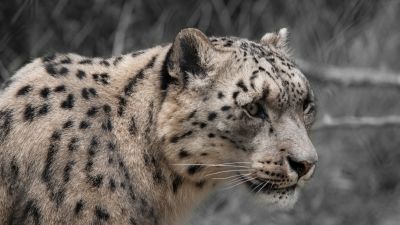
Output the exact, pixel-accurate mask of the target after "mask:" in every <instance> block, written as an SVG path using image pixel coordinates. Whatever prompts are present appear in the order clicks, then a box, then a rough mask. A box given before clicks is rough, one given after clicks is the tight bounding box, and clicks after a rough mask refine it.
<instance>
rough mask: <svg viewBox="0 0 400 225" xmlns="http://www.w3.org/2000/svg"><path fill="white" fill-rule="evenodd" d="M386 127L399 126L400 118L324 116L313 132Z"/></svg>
mask: <svg viewBox="0 0 400 225" xmlns="http://www.w3.org/2000/svg"><path fill="white" fill-rule="evenodd" d="M386 125H400V116H396V115H393V116H384V117H355V116H345V117H336V118H335V117H332V116H330V115H328V114H325V115H324V116H323V117H322V119H321V120H319V121H317V123H316V124H315V125H314V127H313V130H321V129H329V128H337V127H342V128H346V127H348V128H358V127H365V126H371V127H380V126H386Z"/></svg>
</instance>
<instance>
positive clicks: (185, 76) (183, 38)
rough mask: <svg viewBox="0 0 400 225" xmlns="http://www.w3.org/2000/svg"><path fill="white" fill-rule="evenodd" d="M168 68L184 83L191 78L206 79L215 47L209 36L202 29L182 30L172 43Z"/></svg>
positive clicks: (172, 74)
mask: <svg viewBox="0 0 400 225" xmlns="http://www.w3.org/2000/svg"><path fill="white" fill-rule="evenodd" d="M171 51H172V52H171V55H170V59H169V63H168V69H169V73H170V74H171V76H173V77H175V78H177V79H178V80H179V81H180V82H181V83H182V84H183V85H186V84H187V83H190V81H191V80H199V79H204V78H206V77H207V76H208V74H209V72H210V70H211V67H212V66H211V60H212V58H213V54H215V49H214V47H213V45H212V44H211V42H210V40H209V39H208V37H207V36H206V35H205V34H203V33H202V32H201V31H200V30H197V29H194V28H186V29H183V30H181V31H180V32H179V33H178V35H177V36H176V38H175V40H174V43H173V44H172V49H171Z"/></svg>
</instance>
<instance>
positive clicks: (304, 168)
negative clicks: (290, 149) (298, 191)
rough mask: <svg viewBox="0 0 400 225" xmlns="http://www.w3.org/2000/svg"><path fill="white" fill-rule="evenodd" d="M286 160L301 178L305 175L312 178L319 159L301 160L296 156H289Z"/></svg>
mask: <svg viewBox="0 0 400 225" xmlns="http://www.w3.org/2000/svg"><path fill="white" fill-rule="evenodd" d="M286 160H287V162H288V164H289V167H290V169H292V170H293V171H295V172H296V173H297V175H298V177H299V178H301V177H304V178H305V179H310V178H311V176H312V174H313V173H314V168H315V164H316V162H317V161H301V160H297V159H295V158H294V157H290V156H287V157H286Z"/></svg>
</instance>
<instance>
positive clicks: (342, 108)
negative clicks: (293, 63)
mask: <svg viewBox="0 0 400 225" xmlns="http://www.w3.org/2000/svg"><path fill="white" fill-rule="evenodd" d="M399 21H400V1H394V0H393V1H390V0H382V1H375V0H347V1H338V0H307V1H293V0H279V1H278V0H277V1H272V0H271V1H265V0H258V1H257V0H255V1H249V0H248V1H239V0H232V1H219V0H203V1H191V0H175V1H172V0H164V1H163V0H143V1H140V0H137V1H123V0H114V1H105V0H85V1H72V0H59V1H52V0H48V1H44V0H42V1H39V0H25V1H23V0H2V1H1V2H0V83H2V82H4V81H5V80H6V79H7V78H9V77H10V76H11V75H12V74H13V73H14V72H15V71H16V70H17V69H18V68H19V67H21V66H22V65H23V64H25V63H27V62H29V61H30V60H31V59H33V58H35V57H38V56H41V55H44V54H46V53H49V52H76V53H79V54H83V55H87V56H104V57H108V56H110V55H112V54H120V53H126V52H129V51H133V50H138V49H143V48H147V47H151V46H154V45H156V44H160V43H165V42H171V41H172V40H173V38H174V35H175V34H176V33H177V32H178V31H179V30H180V29H182V28H184V27H197V28H199V29H201V30H202V31H203V32H205V33H206V34H208V35H223V36H225V35H226V36H229V35H233V36H240V37H246V38H249V39H253V40H258V39H259V38H260V37H261V36H262V35H263V34H264V33H265V32H267V31H273V30H277V29H279V28H281V27H288V28H289V31H290V33H291V35H290V46H291V47H292V48H293V55H294V56H295V58H296V59H297V60H298V62H299V65H300V66H301V67H302V68H303V70H304V73H305V74H306V75H307V76H309V78H310V80H311V82H312V86H313V87H314V89H315V92H316V95H317V98H318V108H319V114H318V121H317V123H316V126H315V128H314V130H313V132H312V139H313V141H314V143H315V145H316V147H317V150H318V153H319V156H320V161H319V164H318V168H317V171H316V174H315V176H314V179H313V181H312V182H311V184H310V185H308V186H307V187H306V189H305V191H304V192H303V194H302V195H301V197H300V200H299V202H298V204H297V205H296V207H295V208H294V209H293V210H289V211H285V212H282V211H275V210H271V209H270V208H268V207H265V206H263V205H260V204H257V203H255V202H254V201H252V200H251V199H250V198H249V196H247V195H246V194H244V193H243V192H242V191H241V190H240V189H239V188H238V189H234V190H226V191H218V192H216V193H215V194H214V195H213V196H212V197H211V198H210V199H208V200H207V201H206V202H205V203H204V204H202V205H201V207H199V209H198V210H196V212H195V214H194V217H193V219H192V221H191V222H190V224H193V225H224V224H227V225H228V224H240V225H244V224H252V225H253V224H254V225H258V224H307V225H309V224H318V225H336V224H337V225H341V224H352V225H356V224H359V225H366V224H382V225H391V224H393V225H394V224H400V222H399V221H400V214H399V213H400V197H399V196H400V195H399V194H400V185H399V180H400V179H399V178H400V172H399V171H400V170H399V169H400V118H399V116H400V100H399V99H400V81H399V80H398V79H400V76H399V75H400V74H399V72H398V71H399V70H400V58H399V55H400V26H399Z"/></svg>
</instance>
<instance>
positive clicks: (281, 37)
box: [260, 28, 289, 49]
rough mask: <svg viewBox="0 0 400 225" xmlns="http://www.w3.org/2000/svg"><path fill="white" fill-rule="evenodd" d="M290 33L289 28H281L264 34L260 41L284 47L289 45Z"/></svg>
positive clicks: (264, 43) (263, 43)
mask: <svg viewBox="0 0 400 225" xmlns="http://www.w3.org/2000/svg"><path fill="white" fill-rule="evenodd" d="M288 35H289V34H288V30H287V29H286V28H281V29H280V30H279V31H278V32H274V33H266V34H264V36H263V37H262V38H261V41H260V42H261V44H262V45H272V46H275V47H276V48H282V49H284V48H286V45H287V41H288Z"/></svg>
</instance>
